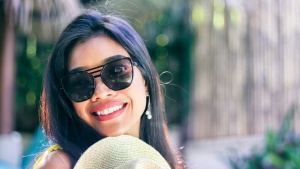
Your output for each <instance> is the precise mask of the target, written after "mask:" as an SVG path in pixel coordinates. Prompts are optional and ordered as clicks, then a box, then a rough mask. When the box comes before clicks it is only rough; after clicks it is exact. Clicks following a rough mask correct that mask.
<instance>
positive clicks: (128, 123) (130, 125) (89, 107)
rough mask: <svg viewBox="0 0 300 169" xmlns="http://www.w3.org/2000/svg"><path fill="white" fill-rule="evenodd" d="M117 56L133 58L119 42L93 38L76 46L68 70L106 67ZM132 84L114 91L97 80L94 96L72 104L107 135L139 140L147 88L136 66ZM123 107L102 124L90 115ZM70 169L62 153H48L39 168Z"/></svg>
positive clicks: (102, 37)
mask: <svg viewBox="0 0 300 169" xmlns="http://www.w3.org/2000/svg"><path fill="white" fill-rule="evenodd" d="M114 55H123V56H125V57H130V56H129V54H128V52H127V51H126V50H125V49H124V48H123V47H122V46H121V45H119V44H118V43H116V42H115V41H113V40H112V39H110V38H108V37H105V36H100V37H99V36H97V37H93V38H91V39H89V40H87V41H85V42H83V43H79V44H77V45H76V46H75V48H74V49H73V51H72V52H71V55H70V56H71V57H70V62H69V70H72V69H76V68H83V69H89V68H93V67H96V66H100V65H103V64H105V61H106V60H107V59H109V58H110V57H111V56H114ZM133 69H134V75H133V81H132V84H131V85H130V86H129V87H128V88H126V89H123V90H120V91H113V90H111V89H109V88H108V87H107V86H106V85H105V84H104V83H103V82H102V80H101V78H100V77H99V78H96V79H95V83H96V88H95V92H94V95H93V96H92V97H91V98H90V99H89V100H86V101H83V102H73V106H74V108H75V110H76V112H77V114H78V115H79V117H80V118H82V119H83V120H84V121H85V122H86V123H87V124H89V125H90V126H92V127H93V128H94V129H95V130H96V131H98V132H99V133H100V134H102V135H104V136H119V135H123V134H126V135H131V136H134V137H139V128H140V119H141V116H142V114H143V111H144V109H145V106H146V92H147V86H146V85H145V80H144V78H143V76H142V74H141V72H140V70H139V69H138V68H137V67H136V66H133ZM119 105H123V106H124V107H123V108H122V110H120V112H121V114H120V113H118V116H116V117H114V118H110V119H109V120H105V121H99V120H97V119H96V118H95V117H94V116H93V115H92V113H91V112H93V111H97V110H103V109H107V108H110V107H113V106H119ZM41 168H43V169H51V168H62V169H64V168H65V169H69V168H71V165H70V161H69V158H68V155H67V154H66V153H65V152H64V151H63V150H58V151H54V152H51V153H49V154H48V155H47V156H46V157H45V158H43V159H42V161H41V162H40V163H39V165H38V166H37V169H41Z"/></svg>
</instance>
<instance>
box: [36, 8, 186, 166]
mask: <svg viewBox="0 0 300 169" xmlns="http://www.w3.org/2000/svg"><path fill="white" fill-rule="evenodd" d="M149 110H151V111H150V113H149ZM41 122H42V125H43V129H44V131H45V133H46V135H47V137H48V138H49V139H50V140H51V141H53V142H54V143H56V144H57V145H59V146H56V148H54V149H55V150H56V151H52V150H51V151H52V152H50V151H49V153H48V154H47V155H44V157H43V158H42V159H41V161H40V162H39V163H38V164H37V165H36V168H73V167H74V165H75V163H76V162H77V160H78V159H79V157H80V155H81V154H82V153H83V152H84V151H85V150H86V149H87V148H88V147H90V146H91V145H92V144H94V143H96V142H97V141H99V140H101V139H103V138H104V137H107V136H119V135H131V136H134V137H137V138H140V139H141V140H143V141H145V142H146V143H148V144H149V145H151V146H152V147H154V148H155V149H156V150H157V151H158V152H159V153H160V154H161V155H162V156H163V157H164V158H165V159H166V161H167V162H168V163H169V165H170V167H171V168H180V166H179V164H178V162H177V160H176V155H175V154H174V151H173V150H172V148H171V146H170V144H169V141H168V137H167V131H166V130H167V127H166V123H165V109H164V101H163V96H162V93H161V88H160V81H159V78H158V74H157V72H156V70H155V68H154V66H153V64H152V62H151V58H150V56H149V54H148V51H147V49H146V47H145V45H144V43H143V41H142V39H141V38H140V37H139V35H138V34H137V32H136V31H135V30H134V29H133V28H132V27H131V26H130V25H129V24H128V23H127V22H125V21H124V20H122V19H120V18H117V17H113V16H109V15H102V14H100V13H97V12H95V11H90V12H86V13H84V14H82V15H80V16H78V17H77V18H76V19H75V20H73V21H72V22H71V23H70V24H69V25H68V26H67V27H66V28H65V30H64V31H63V32H62V34H61V36H60V37H59V39H58V41H57V43H56V45H55V46H54V49H53V51H52V55H51V57H50V59H49V62H48V65H47V68H46V74H45V79H44V89H43V94H42V99H41Z"/></svg>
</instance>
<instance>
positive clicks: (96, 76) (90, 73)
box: [60, 55, 138, 102]
mask: <svg viewBox="0 0 300 169" xmlns="http://www.w3.org/2000/svg"><path fill="white" fill-rule="evenodd" d="M118 56H122V55H118ZM123 59H126V60H129V61H130V64H131V68H132V71H131V72H132V78H131V81H130V84H129V85H128V86H127V87H125V88H121V89H118V90H115V89H112V88H111V87H109V86H108V85H107V84H106V83H107V82H106V81H105V79H103V78H102V72H103V70H104V69H105V67H106V65H108V64H110V63H113V62H116V61H119V60H123ZM137 65H138V63H137V62H134V61H133V60H132V59H131V58H130V57H125V56H124V57H122V58H118V59H115V60H112V61H109V62H107V63H105V64H104V65H100V66H96V67H93V68H89V69H85V70H80V71H76V72H72V73H67V74H66V75H65V76H64V77H62V78H61V79H60V84H61V86H62V88H61V89H63V91H64V93H65V94H66V96H67V97H68V98H69V99H70V100H72V101H74V102H83V101H86V100H88V99H90V98H92V96H93V95H94V93H95V89H96V87H95V86H96V84H95V78H98V77H100V78H101V80H102V82H103V83H104V84H105V86H107V87H108V88H109V89H111V90H113V91H119V90H123V89H126V88H128V87H129V86H130V85H131V84H132V81H133V78H134V70H133V66H137ZM100 68H102V69H100ZM95 69H96V70H95ZM98 69H99V70H98ZM93 70H95V71H93ZM89 71H92V72H89ZM80 72H85V73H87V74H89V75H90V76H92V77H93V87H94V90H93V93H92V94H91V97H89V98H86V99H84V100H81V101H75V100H73V99H72V98H71V97H70V96H69V94H68V93H67V91H66V90H65V87H64V85H63V79H65V78H66V77H69V76H71V75H72V74H77V73H80ZM97 72H99V74H98V73H97ZM95 73H97V75H95V76H94V75H93V74H95Z"/></svg>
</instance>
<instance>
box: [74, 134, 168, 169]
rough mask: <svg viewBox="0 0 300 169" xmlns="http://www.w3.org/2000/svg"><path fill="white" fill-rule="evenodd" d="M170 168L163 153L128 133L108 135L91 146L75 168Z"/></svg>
mask: <svg viewBox="0 0 300 169" xmlns="http://www.w3.org/2000/svg"><path fill="white" fill-rule="evenodd" d="M97 168H101V169H102V168H103V169H107V168H109V169H111V168H116V169H121V168H122V169H124V168H125V169H133V168H139V169H148V168H149V169H150V168H151V169H153V168H154V169H170V166H169V165H168V163H167V162H166V160H165V159H164V158H163V157H162V156H161V154H160V153H159V152H158V151H156V150H155V149H154V148H153V147H151V146H150V145H148V144H147V143H145V142H143V141H142V140H140V139H138V138H136V137H133V136H128V135H121V136H118V137H107V138H104V139H102V140H100V141H98V142H97V143H95V144H93V145H92V146H91V147H89V148H88V149H87V150H86V151H85V152H84V153H83V154H82V156H81V157H80V158H79V160H78V162H77V163H76V165H75V167H74V169H97Z"/></svg>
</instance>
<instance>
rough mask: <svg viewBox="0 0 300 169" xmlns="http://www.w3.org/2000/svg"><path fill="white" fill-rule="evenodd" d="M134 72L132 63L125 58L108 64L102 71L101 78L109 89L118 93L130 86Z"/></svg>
mask: <svg viewBox="0 0 300 169" xmlns="http://www.w3.org/2000/svg"><path fill="white" fill-rule="evenodd" d="M132 71H133V69H132V64H131V61H130V60H129V59H127V58H125V59H120V60H117V61H114V62H111V63H109V64H107V65H106V66H105V67H104V69H103V70H102V73H101V77H102V80H103V82H104V83H105V84H106V85H107V87H108V88H110V89H112V90H115V91H117V90H122V89H125V88H127V87H128V86H130V84H131V82H132V76H133V72H132Z"/></svg>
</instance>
